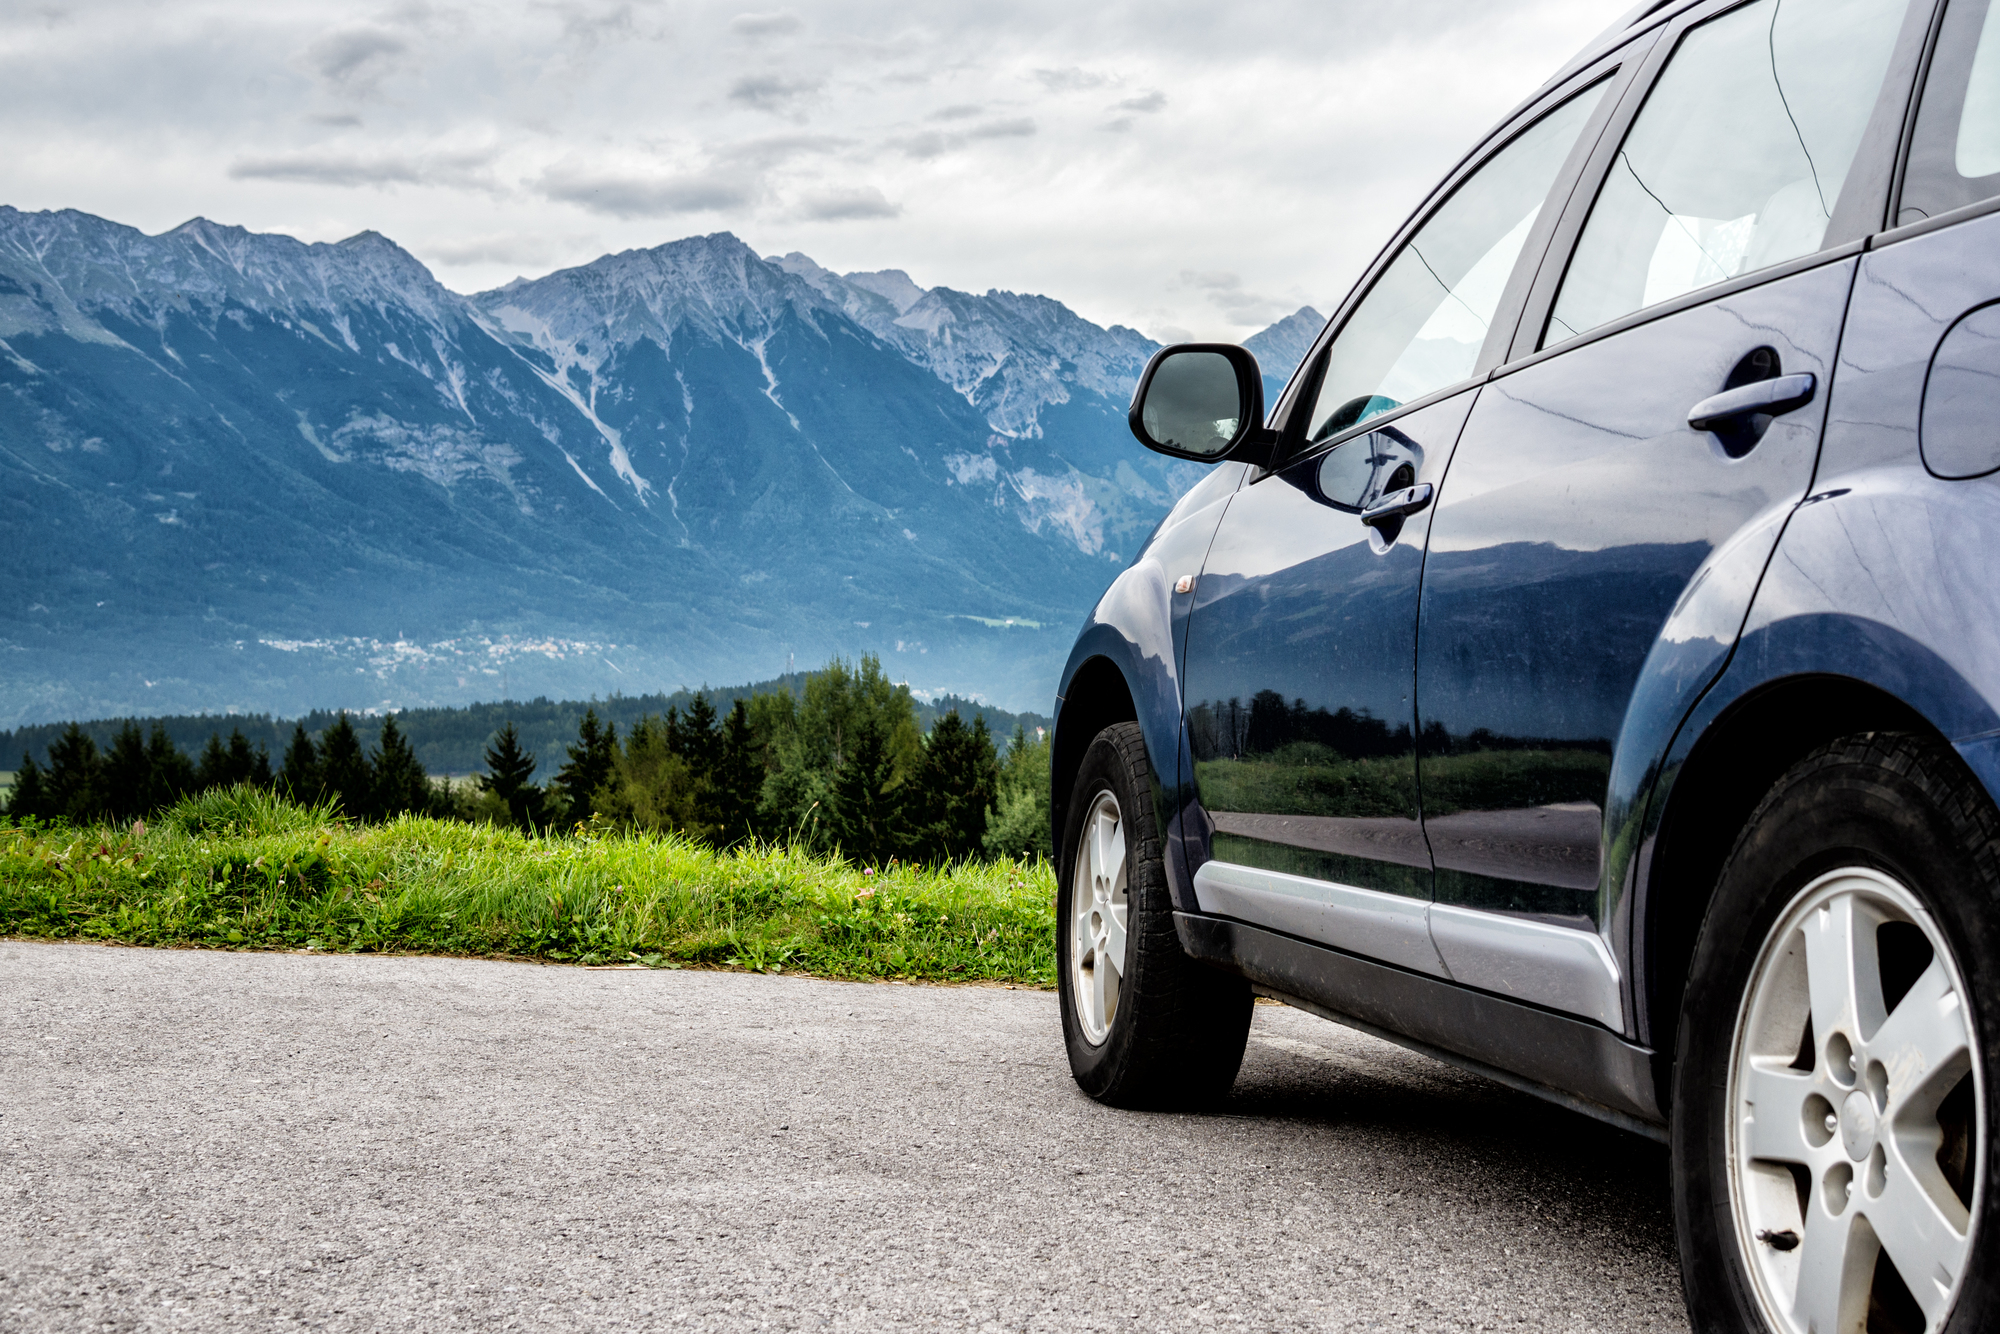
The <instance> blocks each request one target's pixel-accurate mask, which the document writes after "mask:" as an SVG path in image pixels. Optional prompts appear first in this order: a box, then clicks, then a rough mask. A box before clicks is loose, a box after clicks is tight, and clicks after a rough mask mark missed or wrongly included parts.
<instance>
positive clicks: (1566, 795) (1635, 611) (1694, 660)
mask: <svg viewBox="0 0 2000 1334" xmlns="http://www.w3.org/2000/svg"><path fill="white" fill-rule="evenodd" d="M1854 263H1855V261H1853V260H1847V261H1835V262H1832V263H1828V264H1823V265H1821V266H1819V267H1817V268H1811V269H1808V270H1807V271H1805V272H1803V273H1796V274H1792V275H1790V276H1787V277H1782V278H1778V279H1775V280H1773V281H1770V282H1767V283H1764V284H1761V285H1757V286H1752V287H1750V288H1748V289H1746V290H1740V291H1734V292H1731V293H1730V294H1728V295H1726V296H1723V297H1720V298H1718V299H1716V300H1713V301H1711V302H1707V303H1703V304H1698V305H1694V306H1692V307H1691V308H1688V309H1683V310H1679V311H1677V312H1675V313H1672V314H1669V315H1666V316H1664V317H1662V318H1659V319H1655V320H1652V321H1650V322H1647V323H1643V324H1640V325H1638V326H1637V327H1635V328H1629V329H1626V330H1624V331H1623V332H1621V333H1619V334H1618V335H1616V336H1614V337H1609V338H1602V339H1597V340H1594V341H1591V342H1588V343H1585V344H1583V345H1581V346H1577V347H1575V348H1572V349H1570V350H1568V351H1567V352H1565V353H1564V354H1562V355H1559V356H1555V357H1552V358H1547V359H1544V360H1541V361H1539V362H1537V363H1536V364H1534V365H1532V366H1529V367H1527V368H1526V369H1524V370H1521V371H1519V372H1517V373H1514V374H1510V375H1504V376H1502V377H1500V378H1498V379H1496V380H1495V381H1494V382H1493V383H1492V384H1490V385H1488V386H1487V387H1486V389H1485V390H1484V391H1483V392H1482V393H1481V395H1480V401H1479V405H1478V406H1477V407H1476V408H1475V409H1474V410H1473V413H1472V417H1471V420H1470V421H1469V422H1468V423H1467V425H1466V429H1465V432H1464V434H1463V436H1462V437H1461V439H1460V441H1459V447H1458V450H1457V452H1456V453H1455V454H1454V456H1453V459H1452V466H1451V470H1450V472H1449V474H1448V475H1447V477H1446V480H1445V485H1444V490H1443V494H1442V496H1441V498H1440V500H1439V502H1438V507H1437V508H1438V514H1437V517H1436V519H1435V520H1434V521H1433V523H1432V530H1431V542H1430V551H1429V554H1428V556H1427V557H1426V562H1425V567H1424V593H1423V620H1422V628H1421V630H1420V632H1419V640H1420V644H1421V647H1420V650H1419V653H1418V664H1417V700H1418V715H1419V718H1420V720H1421V722H1422V736H1423V752H1422V758H1421V760H1420V767H1421V769H1422V772H1423V784H1424V807H1425V831H1426V833H1427V835H1428V836H1429V839H1430V844H1431V850H1432V853H1433V855H1434V856H1435V858H1436V860H1437V866H1438V876H1437V898H1438V900H1439V902H1440V903H1452V904H1457V905H1460V906H1462V907H1468V908H1477V909H1484V910H1486V911H1489V912H1502V913H1518V914H1523V915H1526V916H1529V917H1532V918H1535V919H1537V920H1540V921H1544V922H1551V923H1562V924H1567V925H1570V926H1572V927H1575V928H1576V929H1578V930H1580V931H1586V932H1590V933H1592V934H1594V935H1600V934H1601V938H1602V939H1603V941H1604V944H1605V946H1606V948H1607V950H1611V951H1614V953H1613V954H1612V955H1611V956H1610V957H1613V958H1615V957H1617V955H1619V954H1622V953H1623V947H1624V945H1625V937H1624V936H1623V934H1622V933H1620V932H1619V931H1618V930H1617V929H1616V927H1617V918H1618V914H1617V912H1616V900H1617V896H1618V890H1619V888H1620V885H1621V883H1622V878H1621V877H1620V875H1619V874H1618V869H1617V867H1616V857H1615V855H1614V853H1613V845H1614V844H1617V843H1618V842H1619V840H1620V829H1621V825H1622V824H1624V823H1625V822H1628V821H1629V820H1630V819H1631V817H1632V815H1633V813H1634V811H1635V810H1636V809H1638V807H1639V804H1640V803H1641V802H1642V800H1643V797H1644V795H1645V790H1646V787H1647V785H1648V784H1649V783H1650V782H1651V778H1652V775H1653V773H1654V772H1656V770H1657V764H1658V760H1659V758H1660V756H1661V755H1662V754H1663V753H1664V752H1665V750H1666V747H1667V744H1668V742H1669V741H1670V740H1671V739H1672V736H1673V733H1674V729H1675V728H1676V726H1677V725H1678V724H1679V722H1680V720H1681V719H1682V718H1683V717H1685V716H1686V713H1687V710H1688V709H1689V708H1690V707H1691V706H1692V705H1693V703H1694V701H1695V700H1696V699H1697V698H1698V697H1699V695H1700V692H1701V691H1702V689H1703V688H1704V687H1706V686H1707V685H1708V684H1709V682H1711V681H1712V680H1714V679H1715V676H1716V674H1717V672H1719V671H1720V670H1721V667H1722V664H1723V661H1724V659H1725V657H1726V656H1727V654H1728V652H1729V649H1730V646H1731V645H1732V644H1733V643H1734V642H1735V639H1736V634H1737V630H1738V628H1739V627H1740V626H1741V625H1742V623H1743V617H1744V614H1745V612H1746V611H1747V610H1748V608H1749V606H1750V600H1751V595H1752V593H1753V592H1754V591H1755V588H1756V583H1757V578H1758V576H1759V575H1760V574H1761V572H1762V570H1763V566H1764V563H1765V560H1766V559H1767V558H1768V556H1769V555H1770V551H1771V548H1772V546H1773V544H1774V543H1775V542H1776V540H1777V536H1778V522H1779V521H1781V520H1782V516H1783V515H1784V514H1785V513H1787V512H1788V511H1789V510H1790V509H1791V507H1792V506H1793V505H1795V504H1796V503H1797V502H1798V501H1799V500H1801V499H1803V498H1804V496H1805V493H1806V487H1807V484H1808V482H1809V481H1810V479H1811V476H1812V466H1813V458H1814V453H1815V450H1816V447H1817V444H1818V438H1819V428H1820V420H1821V416H1822V413H1823V410H1824V404H1823V402H1814V403H1810V404H1808V405H1806V406H1805V407H1804V408H1802V409H1799V410H1797V411H1794V412H1791V413H1788V414H1786V415H1783V416H1780V417H1776V418H1774V419H1771V421H1770V423H1769V425H1768V427H1767V428H1766V429H1765V431H1764V432H1763V435H1762V437H1761V438H1760V439H1759V440H1757V442H1756V443H1755V445H1754V447H1752V448H1750V449H1749V451H1748V452H1747V453H1745V454H1743V455H1742V457H1740V458H1732V457H1730V453H1729V451H1728V450H1726V449H1725V447H1724V445H1723V443H1722V441H1721V440H1720V439H1719V438H1718V437H1717V436H1716V435H1714V434H1713V433H1708V432H1698V431H1695V430H1694V429H1692V428H1691V427H1690V426H1689V425H1688V423H1687V417H1688V412H1689V409H1690V408H1691V407H1692V406H1693V405H1694V404H1695V403H1697V402H1698V401H1700V400H1701V399H1703V398H1705V397H1707V396H1709V395H1710V394H1713V393H1714V392H1715V391H1716V390H1717V389H1719V388H1721V387H1722V385H1723V383H1724V381H1725V379H1726V378H1727V377H1728V376H1729V374H1730V372H1731V370H1732V368H1733V367H1735V366H1736V365H1737V364H1738V362H1739V361H1740V360H1741V359H1742V358H1743V357H1744V356H1745V355H1746V354H1747V353H1750V352H1751V351H1752V349H1754V348H1756V347H1759V346H1765V347H1770V348H1772V349H1774V350H1775V351H1776V353H1777V354H1778V359H1779V362H1780V364H1781V365H1782V367H1783V370H1784V371H1785V372H1787V373H1796V372H1800V371H1804V372H1809V373H1812V374H1814V375H1815V376H1816V377H1817V378H1818V379H1820V380H1822V381H1823V380H1824V379H1825V378H1826V377H1827V376H1828V375H1829V373H1830V372H1831V370H1832V364H1833V358H1834V350H1835V347H1836V344H1837V342H1838V338H1839V332H1840V323H1841V316H1842V312H1843V310H1844V308H1845V306H1846V301H1847V293H1848V288H1849V286H1850V282H1851V276H1852V273H1853V266H1854ZM1610 385H1615V386H1617V391H1616V392H1615V393H1607V392H1606V386H1610ZM1614 780H1615V781H1614ZM1607 872H1608V873H1609V874H1607ZM1439 948H1440V951H1441V953H1442V954H1443V955H1444V958H1445V961H1446V964H1447V965H1448V966H1449V967H1450V968H1451V969H1452V971H1453V973H1454V975H1460V974H1465V975H1466V976H1467V977H1468V978H1469V977H1470V976H1471V975H1473V973H1474V972H1475V971H1476V972H1478V973H1480V974H1481V975H1483V976H1487V977H1489V978H1491V977H1494V976H1496V975H1504V976H1508V977H1518V978H1519V979H1521V980H1522V981H1523V982H1524V983H1526V985H1527V987H1528V990H1526V991H1516V992H1511V993H1509V994H1516V995H1519V996H1521V998H1522V999H1528V1000H1535V1001H1537V1002H1538V1003H1542V1004H1554V1005H1557V1006H1558V1008H1568V1007H1567V1005H1565V1004H1562V1003H1559V1002H1557V1001H1556V1000H1554V999H1553V997H1554V995H1555V994H1556V993H1555V992H1554V991H1553V990H1552V989H1549V988H1547V987H1543V986H1539V985H1538V984H1537V979H1538V976H1539V975H1538V974H1537V973H1536V972H1535V971H1534V970H1532V969H1516V968H1513V967H1512V966H1511V965H1510V964H1506V963H1505V962H1504V953H1503V963H1502V965H1501V966H1500V967H1498V968H1496V967H1495V966H1494V965H1493V964H1491V963H1488V962H1486V961H1485V960H1484V959H1482V958H1480V957H1477V956H1474V955H1472V954H1470V953H1455V952H1454V950H1453V948H1452V946H1450V945H1448V944H1447V943H1446V942H1445V941H1444V940H1442V939H1441V940H1440V942H1439ZM1622 971H1623V970H1622V969H1619V970H1614V972H1613V973H1612V977H1614V978H1616V977H1618V976H1620V975H1621V974H1622ZM1551 980H1553V979H1551ZM1613 1022H1614V1024H1615V1025H1616V1026H1618V1027H1619V1028H1620V1029H1621V1030H1625V1029H1626V1026H1625V1024H1624V1022H1623V1007H1622V1006H1621V1007H1620V1008H1619V1010H1618V1014H1617V1017H1616V1019H1614V1021H1613Z"/></svg>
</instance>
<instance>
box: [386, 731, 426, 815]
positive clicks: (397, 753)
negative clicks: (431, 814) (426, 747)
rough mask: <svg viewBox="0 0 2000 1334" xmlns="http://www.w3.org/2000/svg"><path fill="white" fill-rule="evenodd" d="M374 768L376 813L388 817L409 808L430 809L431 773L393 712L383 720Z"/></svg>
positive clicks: (418, 811)
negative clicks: (420, 759) (406, 737)
mask: <svg viewBox="0 0 2000 1334" xmlns="http://www.w3.org/2000/svg"><path fill="white" fill-rule="evenodd" d="M374 770H375V799H374V802H373V807H374V813H375V814H376V815H378V816H383V817H387V816H392V815H401V814H402V813H403V812H405V811H414V812H416V813H418V814H422V813H423V812H424V811H427V810H429V809H430V805H431V781H430V776H429V775H428V774H426V773H425V772H424V766H423V765H422V764H421V763H419V762H418V760H417V753H416V752H415V751H414V750H412V749H410V743H409V742H408V741H407V740H405V739H404V737H403V731H402V729H401V728H399V727H397V726H396V718H395V715H393V714H391V715H390V716H388V717H386V718H384V719H383V720H382V736H381V739H380V740H378V741H377V742H376V743H375V755H374Z"/></svg>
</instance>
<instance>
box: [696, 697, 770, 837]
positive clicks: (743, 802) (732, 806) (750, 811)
mask: <svg viewBox="0 0 2000 1334" xmlns="http://www.w3.org/2000/svg"><path fill="white" fill-rule="evenodd" d="M763 793H764V757H763V753H762V747H760V746H758V744H757V734H756V732H755V730H754V729H752V727H751V726H750V710H749V708H748V707H747V706H746V705H745V704H744V703H743V701H742V700H740V699H739V700H737V701H736V702H735V703H734V704H733V705H731V706H730V709H729V716H728V717H727V718H726V719H724V720H723V724H722V743H721V754H720V756H719V758H718V759H717V761H716V766H715V774H714V776H713V779H712V782H711V786H710V788H709V802H710V812H709V813H710V816H711V818H712V822H713V823H714V825H715V828H716V830H717V835H718V841H719V842H722V843H734V842H736V841H738V840H739V839H745V838H749V837H751V836H752V835H754V834H755V833H756V832H757V829H756V824H757V803H758V799H759V798H760V797H762V796H763Z"/></svg>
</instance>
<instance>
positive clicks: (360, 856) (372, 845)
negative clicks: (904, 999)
mask: <svg viewBox="0 0 2000 1334" xmlns="http://www.w3.org/2000/svg"><path fill="white" fill-rule="evenodd" d="M1054 896H1055V881H1054V876H1053V873H1052V872H1051V871H1050V869H1049V868H1048V866H1047V864H1046V863H1043V862H1036V863H1032V864H1030V863H1025V862H1021V863H1010V862H1004V861H1002V862H992V863H965V864H961V865H955V866H949V867H942V868H937V867H913V866H904V865H900V864H896V863H891V864H889V865H888V866H886V867H884V868H881V869H880V870H875V869H873V868H862V867H857V866H854V865H852V864H850V863H848V862H846V861H844V860H842V859H840V858H837V857H828V856H825V855H821V854H817V853H812V852H808V851H805V850H803V849H797V848H789V847H774V846H754V847H746V848H738V849H732V850H730V851H726V852H718V851H716V850H714V849H713V848H710V847H708V846H707V845H705V844H701V843H697V842H693V841H690V840H688V839H685V838H682V837H680V836H678V835H675V834H644V833H618V832H611V831H607V830H604V829H602V828H598V829H590V828H584V829H579V830H577V831H575V832H572V833H566V834H551V835H529V834H523V833H518V832H515V831H513V830H507V829H498V828H494V827H492V826H487V825H468V824H463V823H458V822H454V821H442V820H434V819H429V818H424V817H417V816H405V817H402V818H399V819H396V820H393V821H390V822H388V823H385V824H379V825H356V824H350V823H346V822H342V821H339V820H336V819H334V818H332V816H331V813H330V811H329V810H328V808H326V807H317V808H309V807H299V806H295V805H292V804H291V803H289V802H285V801H283V800H281V799H278V798H274V797H270V796H268V795H267V794H261V793H247V792H241V791H239V792H236V793H225V792H216V793H209V794H205V795H204V796H201V797H195V798H190V799H188V800H187V801H183V802H182V803H180V804H179V805H178V806H176V807H174V808H172V809H171V810H170V811H168V812H166V813H164V814H163V815H162V816H161V817H160V818H159V819H158V820H156V821H155V822H154V825H153V827H151V828H147V827H145V826H143V825H139V826H134V827H132V828H130V829H117V828H109V827H98V828H89V829H69V828H60V827H59V828H55V829H42V828H37V827H31V826H30V827H15V826H0V935H15V936H30V937H45V938H69V939H90V940H107V941H121V942H125V943H128V944H134V945H195V946H205V947H211V948H220V949H310V950H327V951H342V952H354V951H382V952H397V953H424V954H448V955H464V956H487V957H516V958H518V957H530V958H540V959H549V960H555V961H560V962H569V963H579V964H623V963H638V964H644V965H645V966H647V967H653V968H668V967H682V966H688V965H698V966H704V967H719V968H740V969H749V970H755V971H760V972H776V971H780V970H782V971H785V972H805V973H812V974H816V975H819V976H824V977H846V978H901V979H908V980H921V981H935V982H951V981H968V982H969V981H996V982H1014V983H1021V984H1027V985H1033V986H1049V985H1053V982H1054V976H1055V923H1054V914H1053V900H1054Z"/></svg>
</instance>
